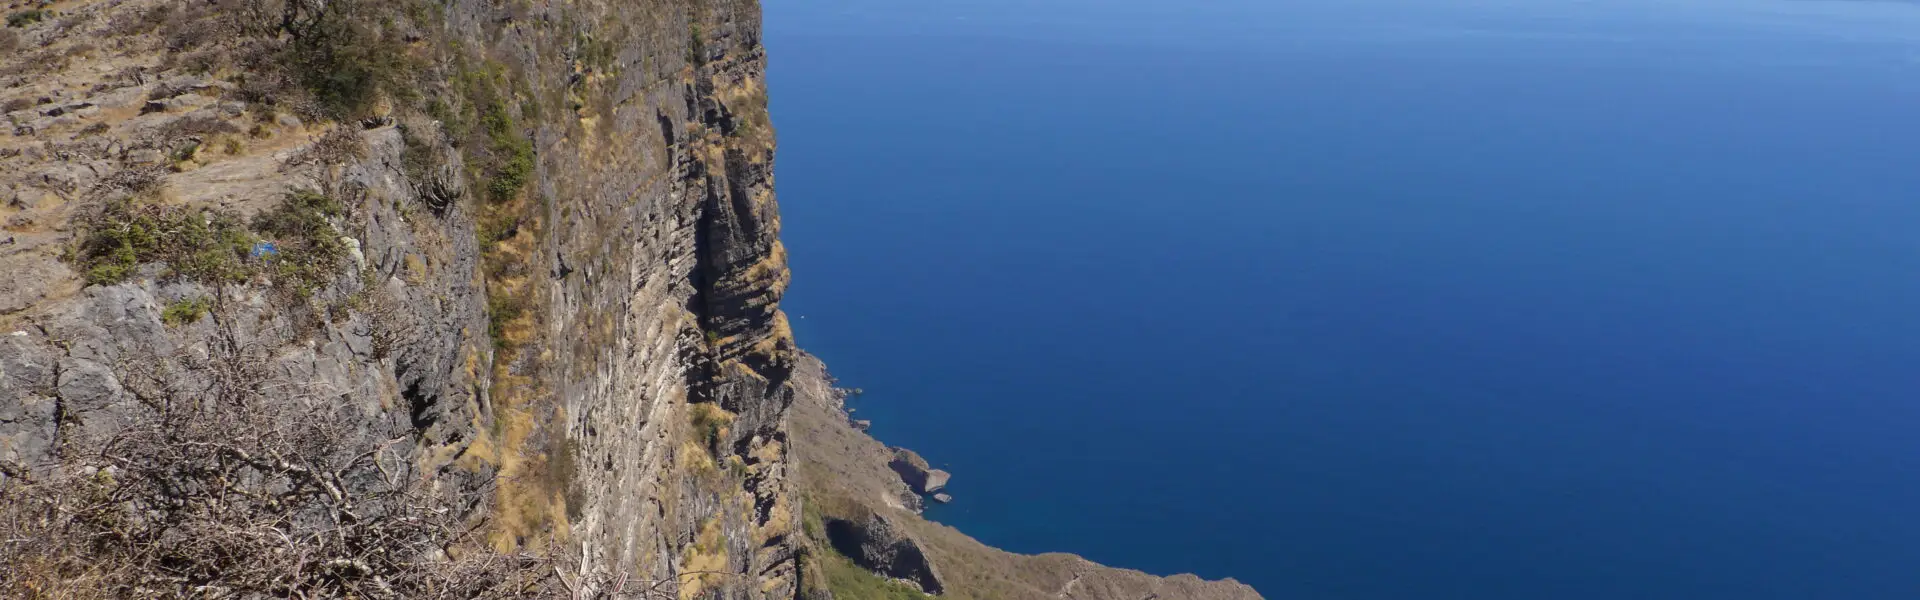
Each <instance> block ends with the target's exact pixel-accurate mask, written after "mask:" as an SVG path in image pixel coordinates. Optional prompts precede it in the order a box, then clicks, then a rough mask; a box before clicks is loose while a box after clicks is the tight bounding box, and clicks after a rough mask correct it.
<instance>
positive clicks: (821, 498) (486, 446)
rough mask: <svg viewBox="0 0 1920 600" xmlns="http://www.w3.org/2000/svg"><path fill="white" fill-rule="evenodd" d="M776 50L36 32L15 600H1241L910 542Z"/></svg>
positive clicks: (9, 83)
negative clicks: (835, 314)
mask: <svg viewBox="0 0 1920 600" xmlns="http://www.w3.org/2000/svg"><path fill="white" fill-rule="evenodd" d="M759 15H760V12H759V6H758V4H757V3H756V2H753V1H751V0H628V1H623V2H614V1H611V0H570V1H561V0H556V1H551V2H534V1H526V0H519V1H510V2H488V1H480V0H445V1H439V0H397V1H387V2H381V1H377V0H216V1H210V2H201V1H193V2H174V1H167V0H91V1H86V0H72V1H64V2H53V3H38V2H36V3H31V4H26V3H18V2H16V3H15V4H14V5H13V6H10V7H9V19H8V21H9V23H8V25H9V26H8V27H7V28H6V29H5V30H0V56H4V57H5V60H4V61H3V63H0V64H3V65H4V66H0V82H3V83H4V86H5V87H4V91H0V104H3V105H4V106H3V108H4V110H5V112H6V116H7V119H8V121H9V126H10V128H11V131H10V132H8V134H7V135H6V136H5V137H0V202H4V206H0V219H3V220H4V232H0V510H4V512H5V513H6V514H5V515H0V516H4V517H5V518H4V519H0V522H4V523H5V525H0V527H4V528H5V529H6V531H4V532H0V533H4V534H5V535H0V537H4V538H6V542H5V543H6V544H7V546H5V547H0V563H4V564H0V590H4V592H0V594H4V595H10V596H23V597H126V596H193V597H201V596H207V597H261V596H263V595H264V596H275V597H279V596H371V597H459V598H467V597H553V596H573V597H629V596H647V597H660V596H674V597H679V598H695V597H724V598H744V597H765V598H793V597H813V598H826V597H843V600H846V598H853V597H861V596H862V595H864V594H869V593H895V592H902V593H907V592H908V591H907V590H906V586H907V585H909V584H911V585H912V586H913V587H914V588H917V589H918V590H922V591H925V592H929V593H941V594H944V595H953V596H962V597H977V598H987V597H996V598H1005V597H1039V596H1043V595H1044V596H1048V597H1083V598H1107V597H1112V598H1118V597H1156V596H1157V597H1253V596H1254V595H1253V593H1252V590H1251V589H1248V588H1246V587H1245V586H1241V585H1238V584H1234V583H1230V582H1229V583H1208V582H1200V581H1199V580H1197V579H1193V578H1191V577H1190V576H1189V577H1177V578H1170V579H1165V580H1162V579H1158V578H1153V577H1149V576H1146V575H1142V574H1138V573H1133V572H1126V571H1117V570H1110V569H1105V568H1101V567H1097V566H1094V565H1091V564H1090V563H1086V561H1084V560H1080V559H1077V558H1073V557H1069V556H1065V555H1048V556H1041V557H1022V556H1016V555H1011V554H1007V553H1003V552H999V551H996V550H991V549H989V548H986V547H984V546H981V545H979V544H978V543H976V542H973V541H972V540H970V539H968V538H966V537H965V536H963V535H960V534H959V533H957V532H954V531H952V530H951V529H947V528H943V527H940V526H938V525H936V524H933V523H930V522H927V521H925V520H923V519H920V518H919V517H918V515H917V512H916V511H915V510H914V508H915V507H917V501H918V500H917V497H916V496H914V495H913V494H912V493H910V492H909V491H908V490H907V489H906V488H905V484H904V483H902V482H901V480H900V477H899V475H898V474H897V473H894V472H893V471H891V470H890V469H889V468H888V462H889V460H890V459H891V456H890V454H888V451H887V450H886V449H885V448H884V447H882V446H880V445H879V444H878V443H877V442H874V441H873V440H872V439H871V438H868V437H866V436H865V434H863V433H861V432H859V431H857V430H855V429H854V428H852V427H850V426H849V425H848V424H847V423H846V420H845V418H844V415H843V414H841V413H840V412H839V411H840V408H839V406H838V402H839V396H838V393H837V392H836V391H835V390H833V388H832V386H831V384H830V380H829V379H828V376H827V375H826V372H825V370H824V368H823V367H822V366H821V365H819V364H818V363H817V361H814V360H813V359H812V358H811V357H809V356H807V355H805V354H803V353H801V352H799V351H798V350H797V348H796V346H795V343H794V340H793V337H792V334H791V331H790V330H789V328H788V327H787V323H786V318H785V316H784V315H782V314H781V312H780V311H779V308H778V306H779V300H780V297H781V294H782V292H783V291H784V289H785V287H786V284H787V280H788V272H787V269H786V264H785V259H786V254H785V250H784V248H783V247H782V246H781V244H780V242H779V238H778V234H779V214H778V210H777V206H776V204H775V200H774V196H773V154H774V146H775V144H774V136H773V129H772V126H771V123H770V122H769V120H768V116H767V112H766V89H765V78H764V70H765V64H766V63H765V55H764V49H763V48H762V47H761V45H760V42H759V30H760V23H759V18H760V17H759ZM875 461H878V462H875ZM849 565H851V567H850V566H849ZM910 593H912V594H917V593H918V592H917V591H914V592H910Z"/></svg>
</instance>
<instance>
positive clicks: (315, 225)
mask: <svg viewBox="0 0 1920 600" xmlns="http://www.w3.org/2000/svg"><path fill="white" fill-rule="evenodd" d="M339 214H340V205H339V203H337V202H335V201H334V200H333V199H332V198H329V197H327V196H325V195H322V194H319V193H318V192H312V191H296V192H292V193H289V194H288V195H287V196H286V199H285V201H284V202H282V203H281V204H280V205H279V206H276V207H275V208H274V209H273V210H270V211H267V212H264V213H261V214H259V215H257V216H255V217H254V220H253V227H252V229H249V228H248V227H247V226H245V225H243V224H242V223H241V220H240V217H239V216H238V215H235V214H234V213H232V212H228V211H220V210H211V209H203V210H194V209H190V208H187V207H181V206H166V205H161V204H156V203H154V202H152V201H150V200H145V199H141V198H128V199H123V200H117V201H112V202H108V203H106V204H104V205H102V206H101V207H100V208H99V209H98V210H97V211H96V212H94V213H93V214H92V215H89V216H87V217H86V218H83V219H81V220H80V230H81V235H80V239H79V242H78V243H77V244H76V245H75V246H74V247H73V248H72V249H71V250H70V251H69V252H68V254H67V258H68V260H69V261H70V262H72V263H74V265H75V267H76V270H78V271H80V272H81V274H82V275H83V276H85V277H86V280H87V283H90V284H95V285H112V284H116V283H120V282H123V281H126V280H127V278H129V277H131V276H132V275H133V274H134V272H135V271H136V270H138V269H139V267H140V265H141V264H145V263H164V264H165V265H166V266H167V271H166V276H167V277H177V278H182V279H188V280H192V281H198V282H201V283H207V284H215V285H218V284H226V283H246V282H247V281H249V280H251V279H253V278H254V277H255V276H257V275H273V276H277V277H278V278H280V279H281V280H283V281H285V282H287V283H289V284H291V286H292V289H294V290H296V291H299V292H301V293H303V294H305V293H310V292H311V291H312V290H314V289H316V288H318V287H319V286H321V285H324V284H326V283H327V282H329V281H332V280H333V277H334V276H335V275H336V274H337V272H338V270H339V263H340V261H341V260H342V259H343V258H344V257H345V255H346V245H345V244H344V243H343V242H341V240H340V235H339V234H338V233H337V232H335V231H334V228H333V225H332V224H331V223H330V222H329V219H330V218H333V217H336V216H338V215H339ZM262 236H265V239H264V240H263V239H262ZM264 241H270V242H272V246H271V247H272V248H273V249H272V250H271V251H270V252H262V251H260V250H259V249H261V248H264V247H265V246H263V245H262V242H264ZM256 254H257V256H256Z"/></svg>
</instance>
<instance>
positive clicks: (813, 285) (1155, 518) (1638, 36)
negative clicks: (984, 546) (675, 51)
mask: <svg viewBox="0 0 1920 600" xmlns="http://www.w3.org/2000/svg"><path fill="white" fill-rule="evenodd" d="M765 3H766V10H767V21H766V32H767V33H766V41H767V45H768V47H769V51H770V56H771V57H772V61H773V62H772V78H773V81H772V89H773V92H774V93H773V101H774V108H773V113H774V118H775V120H776V124H777V126H778V127H779V132H780V143H781V155H780V161H781V162H780V166H779V169H780V171H779V178H780V182H779V184H780V191H781V195H782V200H783V202H782V205H783V210H784V211H785V217H786V221H785V223H786V230H785V238H786V240H787V244H788V247H789V249H790V250H791V252H792V256H793V267H794V271H795V285H794V288H793V290H792V292H791V294H790V296H789V301H788V304H787V308H788V310H789V311H790V312H791V313H792V314H793V315H794V316H795V317H796V321H795V324H796V327H797V328H798V329H799V334H800V336H801V343H802V344H803V345H804V346H806V347H808V348H810V349H811V350H813V351H814V352H816V353H818V354H820V355H821V356H823V357H824V358H825V359H826V360H827V361H828V363H829V364H830V365H832V367H833V368H834V370H835V372H836V373H837V374H838V375H839V376H840V377H841V378H842V379H843V380H844V382H845V383H846V384H847V385H853V386H859V387H863V388H865V389H866V390H867V395H866V397H865V398H863V399H861V400H860V401H859V402H858V403H857V406H858V408H859V411H860V414H862V415H866V418H871V419H874V420H875V421H876V422H877V425H876V428H875V431H876V433H877V434H878V435H879V436H880V437H881V438H883V439H885V440H887V441H889V442H891V443H896V444H902V445H906V446H910V447H913V448H915V449H918V450H920V451H921V452H922V453H923V454H925V455H926V456H927V457H928V458H929V459H930V460H932V461H933V462H935V463H938V464H941V465H943V466H945V467H946V468H948V469H950V470H952V471H954V472H955V474H956V478H955V483H954V486H953V492H954V494H955V495H956V496H957V497H958V501H957V502H956V503H955V504H953V505H951V506H946V507H937V508H936V510H934V511H931V512H930V516H933V517H934V518H936V519H938V520H941V521H944V522H947V523H950V524H953V525H956V526H958V527H960V528H962V529H963V530H965V531H968V532H970V533H972V534H973V535H975V536H976V537H979V538H980V539H982V540H983V541H986V542H988V543H990V544H995V545H999V546H1003V547H1006V548H1009V549H1012V550H1016V551H1022V552H1041V551H1052V550H1060V551H1071V552H1076V553H1080V554H1084V555H1086V556H1088V557H1090V558H1093V559H1095V560H1099V561H1102V562H1107V563H1112V564H1117V565H1123V566H1128V567H1133V568H1139V569H1143V570H1148V571H1152V572H1157V573H1163V574H1164V573H1173V572H1186V571H1190V572H1197V573H1199V574H1202V575H1205V576H1208V577H1226V576H1232V577H1235V578H1238V579H1240V580H1242V581H1245V582H1248V583H1250V584H1252V585H1254V586H1255V587H1256V588H1258V589H1259V590H1260V591H1261V592H1262V593H1264V594H1265V595H1266V596H1267V597H1269V598H1275V599H1276V600H1280V599H1293V598H1302V599H1335V600H1338V599H1353V600H1376V599H1377V600H1400V599H1454V598H1459V599H1474V600H1488V599H1492V600H1504V599H1512V600H1537V599H1570V600H1587V599H1592V600H1616V599H1626V598H1633V599H1675V600H1678V599H1689V600H1697V599H1721V598H1725V599H1735V600H1754V599H1774V598H1778V599H1838V600H1875V599H1882V598H1884V599H1910V598H1920V168H1915V165H1916V161H1920V6H1916V5H1913V4H1906V3H1892V2H1843V1H1805V0H1803V1H1789V0H1751V1H1746V2H1731V1H1718V0H1679V1H1673V2H1650V1H1635V0H1619V1H1587V2H1576V1H1568V0H1531V1H1527V2H1520V1H1503V0H1475V1H1467V2H1459V1H1426V2H1414V1H1412V0H1343V1H1334V0H1300V1H1271V0H1262V1H1255V0H1221V1H1215V2H1193V1H1180V2H1175V1H1173V0H1153V1H1148V0H1108V1H1100V2H1096V1H1094V0H1022V1H1018V2H1016V1H1014V0H949V1H947V2H921V1H915V2H901V1H898V0H889V1H884V2H883V1H880V0H812V1H806V2H802V1H800V0H765Z"/></svg>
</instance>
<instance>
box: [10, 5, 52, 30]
mask: <svg viewBox="0 0 1920 600" xmlns="http://www.w3.org/2000/svg"><path fill="white" fill-rule="evenodd" d="M51 16H53V13H52V12H50V11H46V10H41V9H38V8H34V9H29V10H23V11H20V12H17V13H13V14H10V15H7V26H8V27H26V26H28V25H32V24H34V23H39V22H41V21H44V20H46V18H47V17H51Z"/></svg>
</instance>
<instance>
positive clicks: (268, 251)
mask: <svg viewBox="0 0 1920 600" xmlns="http://www.w3.org/2000/svg"><path fill="white" fill-rule="evenodd" d="M279 253H280V249H279V248H278V247H275V246H274V245H273V242H255V243H254V244H253V257H254V258H261V257H265V256H273V255H275V254H279Z"/></svg>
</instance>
